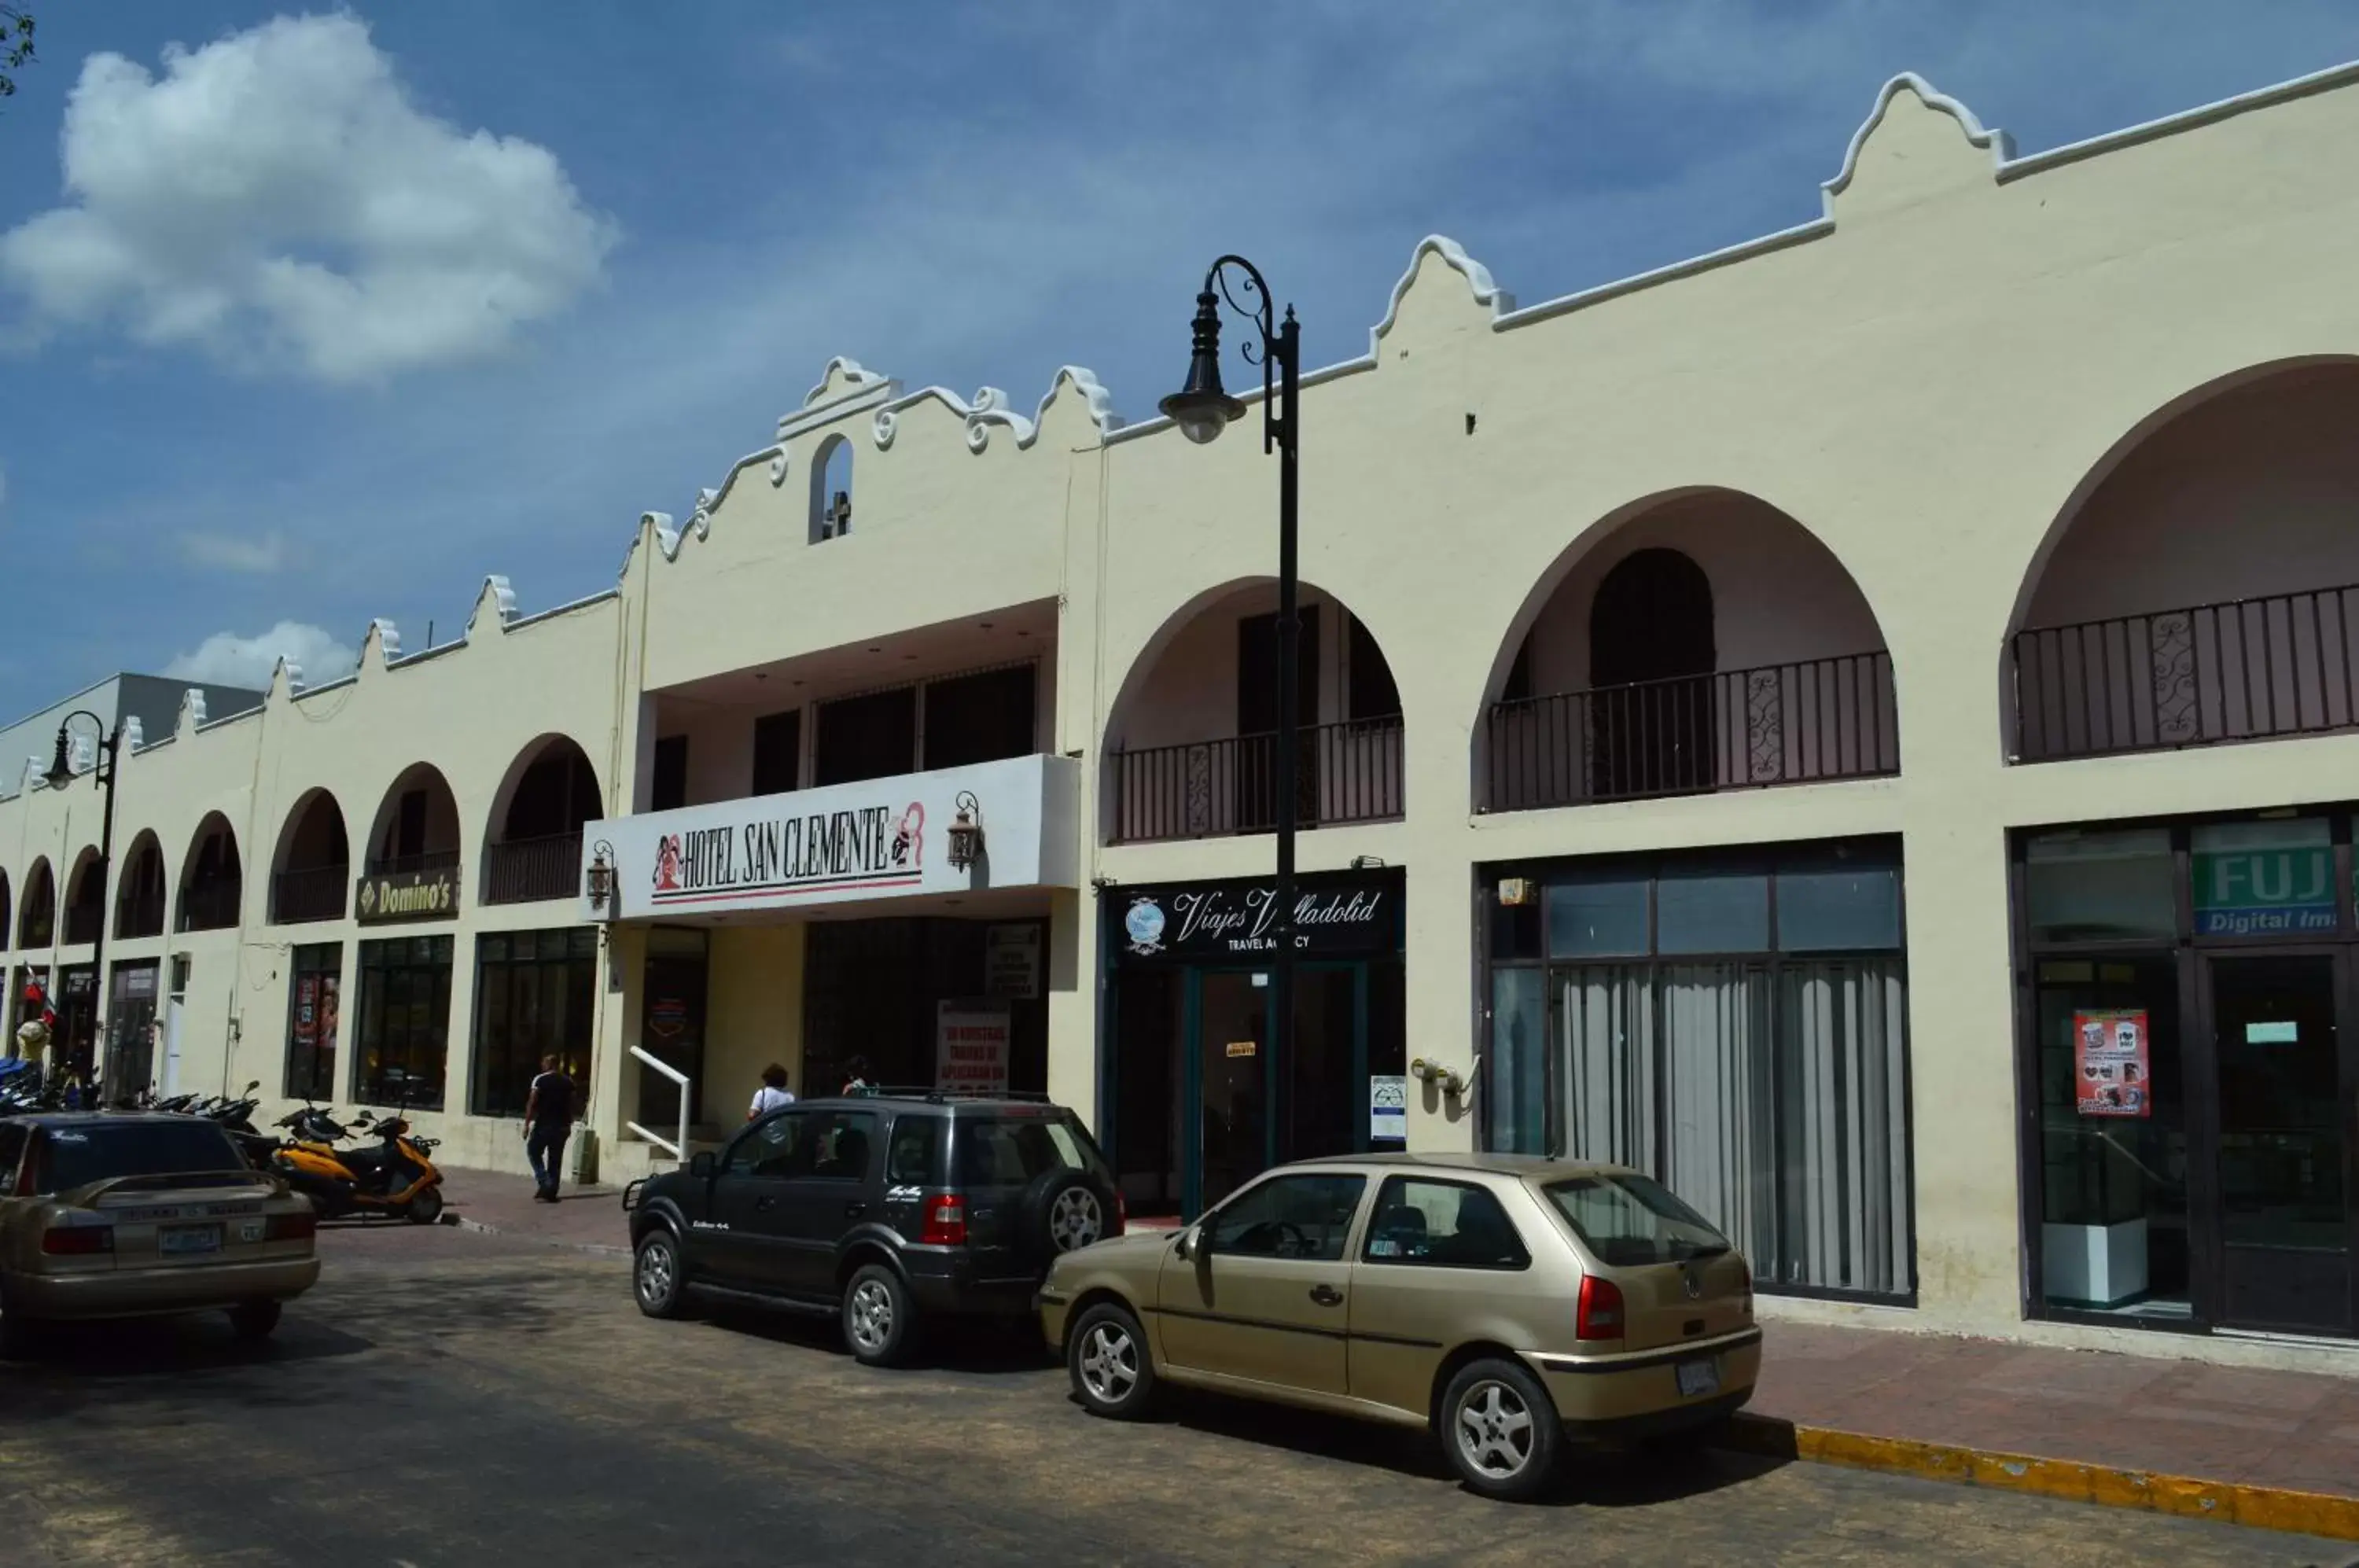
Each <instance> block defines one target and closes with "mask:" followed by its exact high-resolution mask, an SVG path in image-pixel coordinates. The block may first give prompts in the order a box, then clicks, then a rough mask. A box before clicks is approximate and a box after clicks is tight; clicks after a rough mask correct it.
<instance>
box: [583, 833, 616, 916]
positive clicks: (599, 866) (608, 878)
mask: <svg viewBox="0 0 2359 1568" xmlns="http://www.w3.org/2000/svg"><path fill="white" fill-rule="evenodd" d="M582 891H583V892H584V893H586V894H588V895H589V897H590V907H591V908H592V909H596V910H598V911H600V912H601V913H603V912H604V910H605V909H606V901H607V900H608V899H609V898H613V897H614V845H613V844H608V843H607V842H606V841H605V840H604V839H600V840H599V841H598V842H597V843H596V844H592V846H591V848H590V869H589V870H587V871H585V872H583V873H582Z"/></svg>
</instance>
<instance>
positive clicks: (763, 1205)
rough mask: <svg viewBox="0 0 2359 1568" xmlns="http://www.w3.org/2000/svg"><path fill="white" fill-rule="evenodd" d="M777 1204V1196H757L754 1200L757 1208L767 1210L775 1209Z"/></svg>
mask: <svg viewBox="0 0 2359 1568" xmlns="http://www.w3.org/2000/svg"><path fill="white" fill-rule="evenodd" d="M777 1206H778V1200H777V1199H776V1198H756V1199H755V1200H754V1207H755V1208H756V1209H757V1210H762V1211H767V1210H770V1209H775V1208H777Z"/></svg>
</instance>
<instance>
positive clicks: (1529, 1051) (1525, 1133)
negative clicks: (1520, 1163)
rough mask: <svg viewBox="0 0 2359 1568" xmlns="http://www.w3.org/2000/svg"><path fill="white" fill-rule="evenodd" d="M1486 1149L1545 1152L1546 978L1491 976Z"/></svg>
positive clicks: (1502, 972) (1530, 973) (1525, 972)
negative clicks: (1489, 1142) (1488, 1125)
mask: <svg viewBox="0 0 2359 1568" xmlns="http://www.w3.org/2000/svg"><path fill="white" fill-rule="evenodd" d="M1491 1061H1492V1062H1493V1063H1494V1064H1495V1065H1494V1068H1493V1072H1492V1073H1491V1093H1490V1097H1489V1112H1490V1123H1491V1127H1490V1138H1491V1147H1492V1148H1493V1149H1496V1150H1498V1151H1499V1152H1500V1153H1502V1154H1546V1153H1547V1152H1548V1071H1547V1068H1548V973H1547V971H1545V970H1542V969H1539V968H1536V967H1524V968H1517V969H1495V970H1493V971H1492V972H1491Z"/></svg>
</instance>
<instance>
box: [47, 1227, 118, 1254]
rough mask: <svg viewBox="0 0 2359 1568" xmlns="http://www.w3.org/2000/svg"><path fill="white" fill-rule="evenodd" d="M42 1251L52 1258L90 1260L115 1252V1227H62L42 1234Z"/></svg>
mask: <svg viewBox="0 0 2359 1568" xmlns="http://www.w3.org/2000/svg"><path fill="white" fill-rule="evenodd" d="M41 1250H42V1251H43V1252H46V1253H48V1254H49V1256H50V1257H52V1258H88V1257H90V1256H91V1255H92V1254H93V1253H100V1252H112V1251H114V1226H113V1225H60V1226H58V1227H57V1228H56V1229H54V1230H45V1231H43V1232H42V1233H41Z"/></svg>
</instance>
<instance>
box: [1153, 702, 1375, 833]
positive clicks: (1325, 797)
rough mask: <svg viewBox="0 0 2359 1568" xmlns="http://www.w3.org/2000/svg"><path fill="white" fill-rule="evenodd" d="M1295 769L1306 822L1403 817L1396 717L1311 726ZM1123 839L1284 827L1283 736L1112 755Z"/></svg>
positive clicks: (1304, 734) (1324, 823)
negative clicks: (1280, 823) (1280, 818)
mask: <svg viewBox="0 0 2359 1568" xmlns="http://www.w3.org/2000/svg"><path fill="white" fill-rule="evenodd" d="M1300 745H1301V752H1300V758H1301V760H1300V761H1299V764H1298V765H1297V767H1296V768H1295V800H1296V804H1297V817H1296V821H1297V822H1298V823H1299V825H1300V826H1302V827H1305V828H1316V827H1324V826H1330V825H1332V824H1334V823H1338V822H1382V821H1385V820H1386V819H1387V818H1391V817H1397V816H1399V815H1400V814H1401V721H1400V719H1399V718H1398V717H1397V716H1395V717H1391V718H1382V719H1355V720H1348V721H1345V722H1343V723H1342V724H1312V725H1308V726H1306V727H1305V728H1304V729H1303V731H1302V735H1301V741H1300ZM1107 761H1108V762H1109V763H1110V764H1111V765H1112V768H1113V772H1114V842H1115V843H1116V844H1141V843H1147V842H1151V841H1153V840H1157V839H1180V838H1223V837H1228V836H1231V835H1234V834H1238V833H1270V832H1272V831H1274V830H1275V829H1276V828H1277V735H1234V736H1231V737H1229V738H1227V739H1223V740H1206V741H1194V742H1190V743H1187V744H1184V745H1180V746H1147V747H1145V748H1142V749H1140V750H1136V751H1114V752H1109V753H1108V754H1107Z"/></svg>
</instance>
